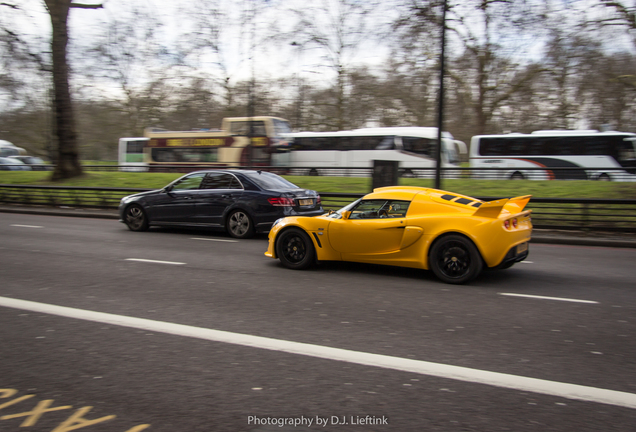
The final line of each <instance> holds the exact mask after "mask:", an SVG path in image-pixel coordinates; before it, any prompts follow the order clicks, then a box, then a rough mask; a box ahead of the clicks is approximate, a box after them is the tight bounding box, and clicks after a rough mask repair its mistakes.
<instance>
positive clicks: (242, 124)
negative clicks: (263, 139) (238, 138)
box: [230, 120, 267, 136]
mask: <svg viewBox="0 0 636 432" xmlns="http://www.w3.org/2000/svg"><path fill="white" fill-rule="evenodd" d="M250 123H251V127H253V128H254V135H258V136H267V131H266V129H265V122H264V121H262V120H258V121H251V122H247V121H235V122H232V123H231V126H230V133H231V134H232V135H244V136H248V135H250V133H251V131H250Z"/></svg>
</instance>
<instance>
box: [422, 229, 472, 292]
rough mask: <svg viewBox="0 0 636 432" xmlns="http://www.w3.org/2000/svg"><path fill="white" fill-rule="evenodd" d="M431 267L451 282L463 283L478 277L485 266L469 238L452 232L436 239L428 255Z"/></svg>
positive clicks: (439, 276)
mask: <svg viewBox="0 0 636 432" xmlns="http://www.w3.org/2000/svg"><path fill="white" fill-rule="evenodd" d="M428 262H429V268H430V269H431V270H432V271H433V273H435V276H437V277H438V278H439V279H441V280H442V281H443V282H445V283H449V284H463V283H466V282H470V281H471V280H473V279H474V278H476V277H477V276H478V275H479V273H481V270H482V268H483V266H484V264H483V261H482V259H481V255H480V254H479V251H478V250H477V248H476V247H475V245H474V244H473V242H471V241H470V240H469V239H467V238H466V237H464V236H461V235H458V234H450V235H447V236H444V237H441V238H439V239H438V240H436V241H435V243H434V244H433V246H432V247H431V250H430V252H429V255H428Z"/></svg>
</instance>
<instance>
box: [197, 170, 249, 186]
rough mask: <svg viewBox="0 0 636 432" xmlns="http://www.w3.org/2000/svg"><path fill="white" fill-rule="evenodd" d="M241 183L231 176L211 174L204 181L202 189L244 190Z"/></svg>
mask: <svg viewBox="0 0 636 432" xmlns="http://www.w3.org/2000/svg"><path fill="white" fill-rule="evenodd" d="M242 188H243V187H242V186H241V183H240V182H239V181H238V180H237V179H236V177H234V176H233V175H231V174H225V173H210V174H208V175H207V176H206V177H205V180H203V184H202V185H201V189H242Z"/></svg>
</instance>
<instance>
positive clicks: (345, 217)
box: [342, 211, 351, 219]
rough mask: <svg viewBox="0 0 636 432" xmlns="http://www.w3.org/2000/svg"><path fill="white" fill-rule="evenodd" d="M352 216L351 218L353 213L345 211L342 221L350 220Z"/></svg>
mask: <svg viewBox="0 0 636 432" xmlns="http://www.w3.org/2000/svg"><path fill="white" fill-rule="evenodd" d="M350 216H351V212H350V211H343V212H342V219H349V217H350Z"/></svg>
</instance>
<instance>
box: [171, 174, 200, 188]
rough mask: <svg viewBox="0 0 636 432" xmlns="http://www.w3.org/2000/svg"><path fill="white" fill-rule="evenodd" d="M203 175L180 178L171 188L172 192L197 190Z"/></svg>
mask: <svg viewBox="0 0 636 432" xmlns="http://www.w3.org/2000/svg"><path fill="white" fill-rule="evenodd" d="M203 177H205V173H199V174H192V175H189V176H187V177H184V178H182V179H181V180H179V181H178V182H177V183H175V184H174V185H173V186H172V190H173V191H181V190H192V189H199V187H200V186H201V180H203Z"/></svg>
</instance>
